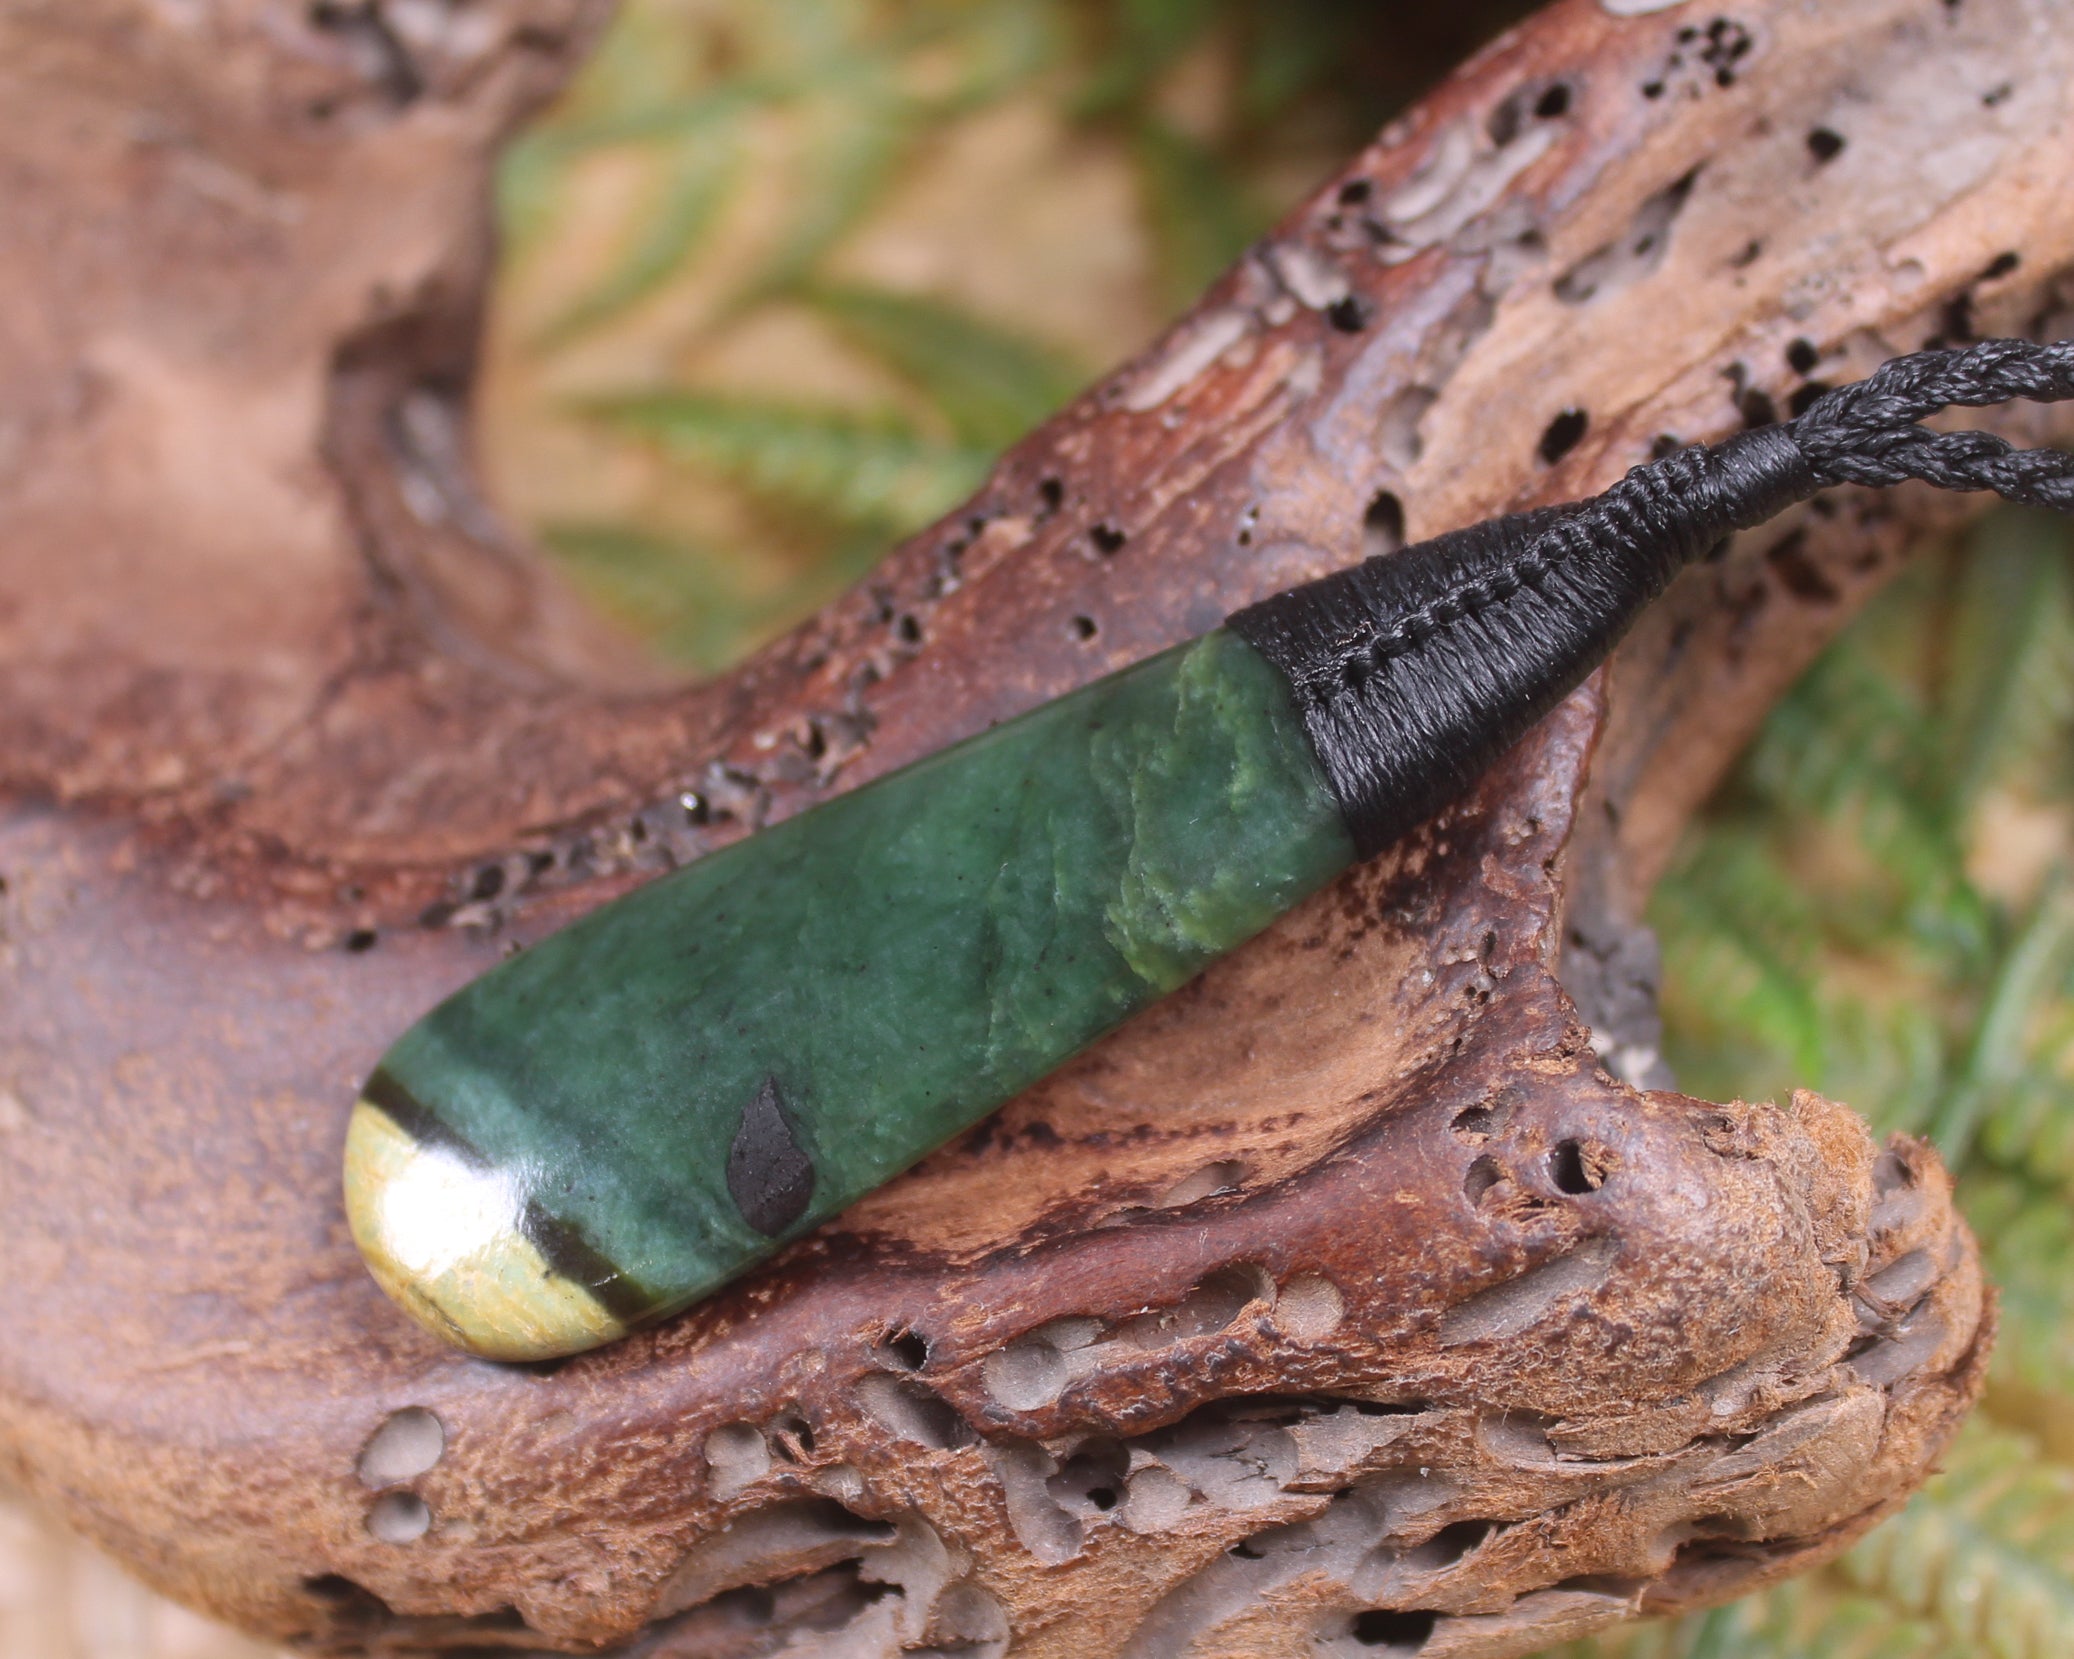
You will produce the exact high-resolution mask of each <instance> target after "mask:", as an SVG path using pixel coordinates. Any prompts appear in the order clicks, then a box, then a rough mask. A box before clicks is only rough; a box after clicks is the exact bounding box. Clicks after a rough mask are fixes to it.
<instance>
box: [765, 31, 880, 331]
mask: <svg viewBox="0 0 2074 1659" xmlns="http://www.w3.org/2000/svg"><path fill="white" fill-rule="evenodd" d="M793 124H794V128H795V131H796V134H797V137H798V142H799V150H798V154H797V155H796V156H795V157H794V159H793V162H792V165H791V167H790V168H789V169H788V176H787V177H786V179H785V180H784V181H783V184H782V185H781V186H780V187H779V189H778V190H777V192H776V194H777V198H778V200H779V201H780V202H781V203H782V204H783V206H784V208H785V216H784V222H783V227H782V229H781V230H780V232H779V234H778V236H777V238H776V241H775V243H774V245H773V246H772V248H771V250H770V252H769V253H768V254H767V255H766V256H765V257H764V259H763V261H762V262H761V264H760V265H759V266H758V268H757V269H756V271H755V273H754V274H753V275H751V276H750V278H749V279H748V280H747V281H746V282H744V283H743V284H742V288H741V291H740V293H739V294H738V295H737V297H736V300H735V302H734V306H733V307H731V308H730V310H729V312H728V313H725V314H724V316H725V315H732V314H734V313H735V312H737V311H739V310H740V308H742V307H745V306H749V305H754V304H757V303H758V302H760V301H763V300H768V299H771V298H774V297H776V296H780V295H789V294H790V293H792V292H793V291H794V290H795V289H797V288H798V287H799V285H800V284H801V283H803V282H804V281H806V280H807V278H808V277H809V276H811V275H812V274H813V272H814V270H815V267H816V266H817V265H818V264H819V263H820V261H821V259H822V257H823V256H824V255H825V254H827V252H828V251H829V250H830V249H831V248H832V247H834V246H835V244H836V243H837V242H838V241H840V240H841V239H842V237H843V236H844V235H846V234H847V233H848V232H849V231H850V230H851V229H853V228H854V227H855V226H856V225H857V224H858V223H859V222H860V221H861V220H862V219H863V218H864V217H865V216H866V215H867V214H868V213H869V212H870V211H871V210H872V209H873V208H874V207H876V206H877V205H878V204H879V202H880V200H881V199H882V198H883V197H884V195H885V193H886V191H887V190H888V189H889V188H890V187H891V186H892V184H893V182H894V180H895V179H896V178H897V177H898V176H899V171H900V167H901V164H902V162H904V161H905V160H906V158H907V156H908V154H909V152H910V151H911V150H912V148H913V146H914V144H915V142H916V140H917V139H918V138H919V137H920V134H921V124H920V120H919V116H918V112H917V111H916V110H915V108H914V106H913V105H912V104H911V103H910V102H909V101H908V100H907V99H905V98H903V97H902V96H900V94H899V92H898V89H897V88H896V87H894V86H893V85H891V84H890V81H889V79H888V78H887V75H886V71H885V67H884V66H883V65H878V64H874V63H871V62H870V61H869V60H867V61H866V62H865V63H860V64H854V65H850V66H848V67H847V68H846V69H845V70H844V71H842V81H841V93H840V96H835V95H824V96H822V97H818V98H814V99H811V100H803V102H802V107H801V108H799V109H798V110H797V111H795V113H794V117H793Z"/></svg>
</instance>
